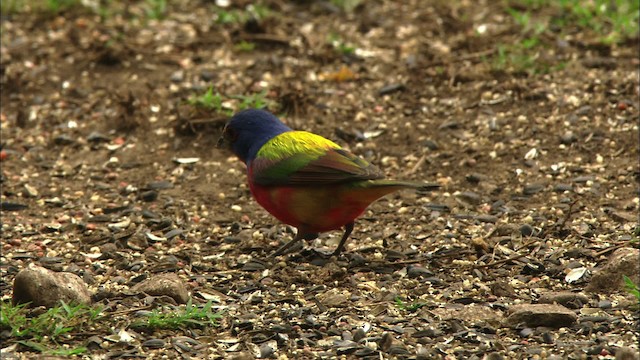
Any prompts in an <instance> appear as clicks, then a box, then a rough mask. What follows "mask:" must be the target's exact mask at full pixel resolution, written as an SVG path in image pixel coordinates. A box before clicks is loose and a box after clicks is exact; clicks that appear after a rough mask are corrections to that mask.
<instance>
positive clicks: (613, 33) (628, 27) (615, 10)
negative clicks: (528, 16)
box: [554, 0, 640, 44]
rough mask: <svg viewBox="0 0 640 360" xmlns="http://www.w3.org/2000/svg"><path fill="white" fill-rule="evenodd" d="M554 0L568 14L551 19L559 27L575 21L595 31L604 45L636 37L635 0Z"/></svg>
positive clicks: (639, 6) (638, 6)
mask: <svg viewBox="0 0 640 360" xmlns="http://www.w3.org/2000/svg"><path fill="white" fill-rule="evenodd" d="M558 3H559V5H560V6H561V8H562V9H563V10H564V11H565V12H566V13H568V14H569V16H565V19H562V18H560V17H557V18H556V19H555V20H554V22H555V23H556V24H558V25H560V26H562V25H564V24H566V23H567V22H569V23H570V22H575V23H577V24H578V25H579V27H581V28H584V29H591V30H593V31H595V32H596V33H597V34H599V35H600V41H602V42H603V43H607V44H612V43H618V42H621V41H624V40H626V39H629V38H637V37H638V31H639V26H640V25H639V24H638V22H639V21H640V2H638V1H637V0H592V1H580V0H558Z"/></svg>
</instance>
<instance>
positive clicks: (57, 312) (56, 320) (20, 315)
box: [0, 301, 102, 356]
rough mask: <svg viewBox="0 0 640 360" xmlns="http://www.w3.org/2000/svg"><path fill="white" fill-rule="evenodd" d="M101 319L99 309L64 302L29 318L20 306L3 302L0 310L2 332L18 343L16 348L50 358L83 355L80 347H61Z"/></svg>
mask: <svg viewBox="0 0 640 360" xmlns="http://www.w3.org/2000/svg"><path fill="white" fill-rule="evenodd" d="M101 318H102V308H101V307H89V306H87V305H69V304H66V303H64V302H61V303H60V305H58V306H56V307H53V308H50V309H48V310H47V311H46V312H44V313H42V314H39V315H36V316H30V315H29V310H28V309H27V308H26V306H25V305H24V304H23V305H13V304H12V303H11V302H9V301H6V302H3V303H2V305H1V308H0V328H1V329H2V330H6V331H9V333H10V334H11V337H14V338H17V339H20V340H19V341H18V342H19V343H20V344H22V345H24V346H27V347H30V348H32V349H34V350H36V351H39V352H42V353H44V354H50V355H64V356H66V355H73V354H81V353H83V352H85V351H86V350H87V349H86V348H84V347H69V346H67V345H61V343H63V342H65V341H67V340H69V339H71V338H73V336H74V335H73V334H74V333H79V332H82V331H83V329H85V328H86V326H87V325H90V324H93V323H95V322H96V321H98V320H99V319H101Z"/></svg>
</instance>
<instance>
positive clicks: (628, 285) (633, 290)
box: [622, 275, 640, 303]
mask: <svg viewBox="0 0 640 360" xmlns="http://www.w3.org/2000/svg"><path fill="white" fill-rule="evenodd" d="M622 279H623V280H624V288H625V290H627V292H628V293H629V294H631V295H633V296H635V298H636V300H638V302H639V303H640V288H638V285H637V284H635V283H634V282H633V280H631V278H629V277H628V276H627V275H623V276H622Z"/></svg>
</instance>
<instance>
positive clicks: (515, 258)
mask: <svg viewBox="0 0 640 360" xmlns="http://www.w3.org/2000/svg"><path fill="white" fill-rule="evenodd" d="M525 256H527V255H524V254H517V255H514V256H511V257H508V258H506V259H502V260H498V261H494V262H492V263H488V264H482V265H473V268H474V269H479V268H485V267H491V266H495V265H500V264H504V263H508V262H510V261H513V260H518V259H520V258H523V257H525Z"/></svg>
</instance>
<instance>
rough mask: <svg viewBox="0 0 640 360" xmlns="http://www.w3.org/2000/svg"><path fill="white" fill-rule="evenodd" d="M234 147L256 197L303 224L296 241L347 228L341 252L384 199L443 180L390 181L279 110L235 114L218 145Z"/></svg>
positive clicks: (275, 211) (296, 223) (289, 221)
mask: <svg viewBox="0 0 640 360" xmlns="http://www.w3.org/2000/svg"><path fill="white" fill-rule="evenodd" d="M225 144H226V145H227V146H228V147H230V149H231V151H233V153H235V154H236V155H237V156H238V157H239V158H240V160H242V161H243V162H244V163H245V164H246V165H247V176H248V181H249V188H250V189H251V193H252V194H253V197H254V198H255V199H256V201H257V202H258V203H259V204H260V205H261V206H262V207H264V208H265V209H266V210H267V211H268V212H270V213H271V214H272V215H273V216H275V217H276V218H277V219H278V220H280V221H282V222H283V223H285V224H289V225H291V226H294V227H296V228H297V229H298V232H297V234H296V236H295V237H294V238H293V240H291V241H289V242H288V243H286V244H284V245H283V246H282V247H280V248H279V249H278V250H277V251H276V252H275V253H274V254H273V255H272V256H274V257H275V256H278V255H280V254H283V253H284V252H285V251H286V250H287V249H288V248H290V247H291V246H292V245H294V244H295V243H296V242H298V241H300V240H302V239H306V240H311V239H315V238H316V237H317V236H318V234H319V233H321V232H325V231H330V230H336V229H340V228H342V227H344V229H345V230H344V234H343V235H342V239H341V240H340V243H339V244H338V247H337V248H336V250H335V251H334V253H333V255H339V254H340V252H341V251H342V249H343V247H344V244H345V242H346V241H347V239H348V238H349V235H350V234H351V232H352V231H353V225H354V220H355V219H356V218H357V217H358V216H360V215H361V214H362V213H363V212H364V210H365V209H366V208H367V206H369V204H371V203H372V202H374V201H375V200H377V199H378V198H380V197H382V196H384V195H386V194H389V193H392V192H394V191H397V190H400V189H405V188H414V189H424V190H432V189H434V188H436V187H437V185H432V184H424V183H417V182H408V181H394V180H384V179H382V178H383V177H384V175H383V173H382V172H381V171H380V169H378V168H377V167H376V166H374V165H372V164H370V163H369V162H367V161H366V160H364V159H362V158H360V157H358V156H356V155H354V154H352V153H351V152H349V151H347V150H345V149H343V148H341V147H340V146H339V145H338V144H336V143H334V142H333V141H331V140H328V139H325V138H323V137H322V136H319V135H316V134H312V133H310V132H306V131H294V130H292V129H291V128H289V127H288V126H286V125H285V124H284V123H282V122H281V121H280V120H279V119H278V118H277V117H275V116H274V115H273V114H271V113H269V112H267V111H264V110H256V109H249V110H244V111H241V112H239V113H237V114H235V115H234V116H233V117H231V119H230V120H229V122H228V123H227V124H226V126H225V127H224V130H223V133H222V136H221V137H220V139H219V140H218V147H223V146H224V145H225Z"/></svg>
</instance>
